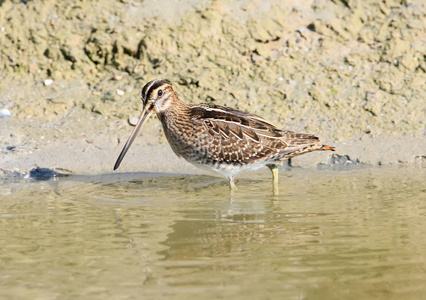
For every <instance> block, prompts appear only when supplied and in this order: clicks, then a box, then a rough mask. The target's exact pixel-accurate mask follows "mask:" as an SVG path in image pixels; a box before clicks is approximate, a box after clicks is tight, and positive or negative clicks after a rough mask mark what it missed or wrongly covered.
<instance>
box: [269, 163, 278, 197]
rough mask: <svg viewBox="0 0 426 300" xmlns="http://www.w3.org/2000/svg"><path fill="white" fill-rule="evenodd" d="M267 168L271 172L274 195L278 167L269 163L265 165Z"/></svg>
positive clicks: (276, 191)
mask: <svg viewBox="0 0 426 300" xmlns="http://www.w3.org/2000/svg"><path fill="white" fill-rule="evenodd" d="M267 166H268V168H269V170H271V172H272V188H273V191H274V195H278V167H277V165H274V164H271V165H267Z"/></svg>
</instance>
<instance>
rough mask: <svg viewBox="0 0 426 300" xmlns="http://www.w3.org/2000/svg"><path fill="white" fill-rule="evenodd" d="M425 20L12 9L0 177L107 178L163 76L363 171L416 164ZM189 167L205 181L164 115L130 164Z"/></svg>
mask: <svg viewBox="0 0 426 300" xmlns="http://www.w3.org/2000/svg"><path fill="white" fill-rule="evenodd" d="M424 19H425V5H424V4H423V3H421V2H414V1H387V2H386V3H383V2H382V1H369V2H368V3H364V2H361V1H305V2H303V3H299V1H286V2H285V5H284V4H283V3H282V1H266V2H261V3H259V2H258V1H242V2H239V3H238V4H234V3H232V2H231V1H202V2H198V1H188V2H185V3H183V4H182V3H180V2H179V1H168V3H167V5H163V6H162V7H161V9H160V8H159V7H158V6H157V4H156V2H155V1H144V2H142V3H139V2H137V1H125V0H123V1H120V2H116V1H100V2H92V1H80V2H78V4H75V3H74V1H61V3H60V4H58V3H57V2H56V1H49V0H47V1H25V2H18V1H15V2H12V1H4V2H2V3H1V4H0V44H1V45H2V47H1V50H0V69H1V72H0V109H4V110H7V111H9V112H10V118H2V119H0V135H1V139H0V155H1V157H0V168H1V169H5V170H17V171H21V172H25V171H27V170H28V169H29V168H32V167H33V166H34V165H39V166H41V167H48V168H53V167H62V168H67V169H70V170H72V171H74V172H80V173H97V172H107V171H108V172H109V171H111V168H112V165H113V163H114V160H115V159H116V157H117V155H118V153H119V151H120V149H121V147H122V146H123V144H124V142H125V140H126V138H127V136H128V134H129V133H130V131H131V129H132V128H131V126H130V125H129V124H128V120H129V119H130V118H132V117H134V116H136V115H138V114H139V111H140V109H141V102H140V100H139V99H140V96H139V94H140V89H141V88H142V86H143V85H144V83H146V82H147V81H149V80H151V79H153V78H160V77H163V78H168V79H170V80H171V81H172V82H173V83H174V86H175V89H176V90H177V92H178V95H179V96H180V97H181V98H182V100H185V101H187V102H191V103H197V102H214V103H217V104H220V105H227V106H231V107H237V108H239V109H243V110H248V111H250V112H253V113H257V114H260V115H262V116H265V117H266V118H268V119H270V120H271V121H273V122H275V123H278V124H281V125H282V126H283V127H284V128H286V129H291V130H296V131H302V132H311V133H315V134H317V135H318V136H320V137H321V139H322V140H323V141H324V142H326V143H327V144H332V145H336V146H338V147H339V150H340V153H341V154H348V155H350V156H351V157H354V158H358V159H360V160H361V161H363V162H365V163H369V164H373V165H377V164H415V158H414V157H415V156H421V155H425V154H426V153H425V150H424V149H426V142H425V140H426V137H425V135H426V130H425V118H424V116H425V114H426V105H425V99H426V75H425V71H426V61H425V49H426V39H425V36H426V34H425V32H426V28H425V24H424V22H423V20H424ZM326 160H327V155H326V154H324V153H321V154H312V155H307V156H306V157H301V158H297V159H296V160H295V161H294V163H295V164H299V165H303V166H313V165H315V164H316V163H317V162H325V161H326ZM182 169H184V170H188V172H195V169H193V168H192V166H190V165H189V164H187V163H185V162H183V161H179V160H178V159H177V158H175V157H174V154H173V153H171V150H170V149H169V147H168V145H167V143H166V139H165V137H164V135H163V134H162V131H161V128H160V125H159V123H158V121H157V120H156V118H152V120H150V121H149V122H148V124H147V126H146V127H145V128H144V132H143V134H142V136H140V137H139V138H138V140H136V145H135V146H133V147H132V149H131V151H130V152H129V154H128V156H127V157H126V158H125V161H123V165H122V166H121V168H120V170H122V171H164V170H166V171H169V170H170V171H174V170H180V171H182Z"/></svg>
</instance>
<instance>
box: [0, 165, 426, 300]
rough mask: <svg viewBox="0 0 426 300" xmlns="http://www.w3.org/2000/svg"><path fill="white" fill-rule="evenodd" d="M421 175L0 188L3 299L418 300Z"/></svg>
mask: <svg viewBox="0 0 426 300" xmlns="http://www.w3.org/2000/svg"><path fill="white" fill-rule="evenodd" d="M425 178H426V170H425V169H408V168H407V169H405V168H369V169H361V170H352V171H316V170H301V169H299V170H298V169H292V170H290V171H284V172H281V174H280V194H279V195H273V193H272V189H271V179H270V176H269V174H267V173H261V174H255V175H254V176H253V178H252V179H250V178H249V177H248V176H247V177H246V178H239V180H237V182H236V183H237V186H238V188H239V189H238V190H237V191H236V192H235V193H234V194H233V195H232V196H231V195H230V194H229V191H228V187H227V182H226V181H225V180H223V179H220V178H215V177H209V176H185V175H176V176H154V174H143V173H141V174H121V175H103V176H94V177H84V176H72V177H68V178H60V180H56V181H55V180H41V181H40V180H39V181H38V180H25V181H19V182H7V181H6V182H2V183H1V184H0V244H1V248H0V286H1V289H0V298H2V299H142V298H143V299H165V298H173V299H200V297H202V298H203V299H207V298H228V299H278V298H285V299H402V298H404V299H419V298H421V297H422V296H424V295H425V293H426V184H425Z"/></svg>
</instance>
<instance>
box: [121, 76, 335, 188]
mask: <svg viewBox="0 0 426 300" xmlns="http://www.w3.org/2000/svg"><path fill="white" fill-rule="evenodd" d="M142 102H143V110H142V114H141V116H140V118H139V121H138V123H137V124H136V127H135V128H134V129H133V132H132V133H131V135H130V137H129V139H128V141H127V142H126V144H125V145H124V148H123V150H122V151H121V153H120V155H119V157H118V159H117V162H116V163H115V165H114V170H116V169H117V168H118V167H119V166H120V163H121V161H122V160H123V157H124V156H125V155H126V153H127V151H128V150H129V147H130V146H131V145H132V143H133V141H134V140H135V138H136V135H137V133H138V131H139V130H140V129H141V128H142V126H143V124H144V122H145V121H146V120H147V119H148V118H149V116H151V114H153V113H154V112H155V113H156V114H157V116H158V118H159V119H160V121H161V124H162V125H163V129H164V133H165V135H166V137H167V140H168V141H169V144H170V146H171V147H172V149H173V151H174V152H175V153H176V155H177V156H179V157H183V158H184V159H186V160H187V161H188V162H190V163H192V164H194V165H195V166H197V167H201V168H207V169H210V170H214V171H216V172H218V173H220V174H222V175H224V176H226V177H227V178H228V180H229V184H230V187H231V189H232V188H233V187H235V185H234V176H235V175H237V174H239V173H242V172H247V171H253V170H257V169H259V168H261V167H264V166H268V167H269V168H270V169H271V171H272V175H273V182H274V186H276V184H277V183H278V168H277V166H276V165H277V164H281V163H282V162H283V161H285V160H287V159H289V158H292V157H295V156H298V155H302V154H305V153H309V152H312V151H327V150H328V151H336V148H335V147H331V146H326V145H322V144H320V140H319V139H318V137H316V136H315V135H312V134H305V133H295V132H293V131H288V130H283V129H281V128H278V127H277V126H275V125H273V124H271V123H270V122H268V121H267V120H265V119H263V118H262V117H260V116H257V115H254V114H250V113H247V112H243V111H240V110H237V109H234V108H229V107H223V106H219V105H214V104H195V105H189V104H186V103H185V102H182V101H181V100H179V98H178V97H177V96H176V94H175V92H174V91H173V88H172V85H171V83H170V82H169V81H167V80H153V81H150V82H148V83H147V84H146V85H145V86H144V87H143V89H142Z"/></svg>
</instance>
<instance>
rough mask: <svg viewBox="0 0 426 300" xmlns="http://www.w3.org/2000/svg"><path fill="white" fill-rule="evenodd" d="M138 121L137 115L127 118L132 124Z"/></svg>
mask: <svg viewBox="0 0 426 300" xmlns="http://www.w3.org/2000/svg"><path fill="white" fill-rule="evenodd" d="M138 121H139V116H135V117H133V118H129V124H130V125H132V126H136V124H137V123H138Z"/></svg>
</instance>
